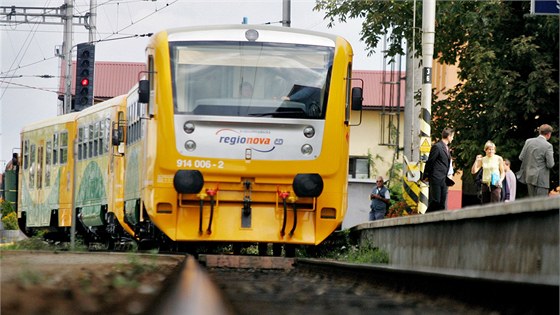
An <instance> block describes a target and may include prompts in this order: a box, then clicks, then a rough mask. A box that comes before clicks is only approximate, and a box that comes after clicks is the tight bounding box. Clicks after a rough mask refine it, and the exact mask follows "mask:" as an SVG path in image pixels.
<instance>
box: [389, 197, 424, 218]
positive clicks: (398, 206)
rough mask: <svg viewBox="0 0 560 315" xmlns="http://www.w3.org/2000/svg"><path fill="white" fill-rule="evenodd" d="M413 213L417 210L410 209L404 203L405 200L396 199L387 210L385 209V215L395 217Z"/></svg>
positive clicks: (416, 212)
mask: <svg viewBox="0 0 560 315" xmlns="http://www.w3.org/2000/svg"><path fill="white" fill-rule="evenodd" d="M413 214H418V210H416V209H414V210H413V209H411V208H410V207H409V206H408V205H407V204H406V201H397V202H395V203H393V204H392V205H391V206H390V207H389V210H388V211H387V214H386V215H385V217H386V218H396V217H402V216H407V215H413Z"/></svg>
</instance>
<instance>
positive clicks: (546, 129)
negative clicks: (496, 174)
mask: <svg viewBox="0 0 560 315" xmlns="http://www.w3.org/2000/svg"><path fill="white" fill-rule="evenodd" d="M551 136H552V127H551V126H550V125H547V124H543V125H541V126H540V127H539V135H538V136H537V137H535V138H531V139H527V140H526V141H525V145H524V146H523V149H522V150H521V153H520V154H519V160H521V168H520V169H519V172H517V179H519V182H521V183H523V184H527V192H528V193H529V197H535V196H547V195H548V189H549V187H550V169H552V167H553V166H554V150H553V148H552V144H551V143H550V142H548V140H550V137H551Z"/></svg>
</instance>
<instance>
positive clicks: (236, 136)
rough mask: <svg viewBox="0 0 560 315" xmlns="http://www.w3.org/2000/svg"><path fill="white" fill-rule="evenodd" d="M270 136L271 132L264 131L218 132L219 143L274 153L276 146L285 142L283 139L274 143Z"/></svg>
mask: <svg viewBox="0 0 560 315" xmlns="http://www.w3.org/2000/svg"><path fill="white" fill-rule="evenodd" d="M269 134H270V132H269V131H263V130H235V129H231V128H224V129H220V130H218V131H216V135H217V136H218V143H221V144H228V145H232V146H233V145H248V146H249V147H250V148H251V149H253V150H255V151H257V152H263V153H266V152H272V151H273V150H274V149H275V148H276V145H281V144H282V143H283V142H284V141H283V140H282V139H275V140H274V141H272V139H270V137H269V136H268V135H269Z"/></svg>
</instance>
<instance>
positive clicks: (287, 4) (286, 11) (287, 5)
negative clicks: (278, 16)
mask: <svg viewBox="0 0 560 315" xmlns="http://www.w3.org/2000/svg"><path fill="white" fill-rule="evenodd" d="M291 15H292V3H291V1H290V0H282V26H284V27H290V25H291V24H292V18H291Z"/></svg>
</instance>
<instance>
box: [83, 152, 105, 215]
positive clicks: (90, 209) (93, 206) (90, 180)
mask: <svg viewBox="0 0 560 315" xmlns="http://www.w3.org/2000/svg"><path fill="white" fill-rule="evenodd" d="M78 185H79V188H78V193H77V194H76V207H77V208H81V214H82V221H83V222H84V223H85V224H86V225H87V226H99V225H103V222H104V218H103V215H104V213H103V212H102V211H101V207H102V206H103V205H106V204H107V203H108V202H107V192H106V189H107V187H106V185H107V183H106V180H105V177H104V176H103V173H102V172H101V169H100V168H99V164H98V163H97V162H95V161H91V162H89V163H88V165H87V166H86V169H85V170H84V174H83V176H82V179H81V181H80V183H79V184H78Z"/></svg>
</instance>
